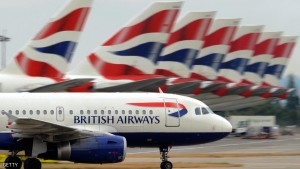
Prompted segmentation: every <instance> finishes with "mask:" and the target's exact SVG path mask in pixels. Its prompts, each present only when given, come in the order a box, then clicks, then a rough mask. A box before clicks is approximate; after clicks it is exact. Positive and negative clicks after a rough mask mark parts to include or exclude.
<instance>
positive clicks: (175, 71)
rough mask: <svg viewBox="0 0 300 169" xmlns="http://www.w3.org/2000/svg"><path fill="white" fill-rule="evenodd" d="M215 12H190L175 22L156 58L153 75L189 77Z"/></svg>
mask: <svg viewBox="0 0 300 169" xmlns="http://www.w3.org/2000/svg"><path fill="white" fill-rule="evenodd" d="M215 13H216V12H190V13H188V14H187V15H185V16H184V17H183V18H182V19H180V20H179V22H177V23H176V24H175V26H174V28H173V30H172V33H171V34H170V37H169V39H168V41H167V43H166V45H165V47H164V49H163V51H162V54H161V56H159V58H158V65H157V70H156V72H155V74H158V75H163V76H169V77H170V76H171V77H184V78H188V77H189V76H190V68H191V66H192V63H193V61H194V59H195V57H196V56H197V54H198V52H199V50H200V48H201V46H202V44H203V40H204V37H205V36H206V33H207V31H208V29H209V27H210V25H211V22H212V19H213V18H214V16H215Z"/></svg>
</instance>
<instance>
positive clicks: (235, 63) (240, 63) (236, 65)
mask: <svg viewBox="0 0 300 169" xmlns="http://www.w3.org/2000/svg"><path fill="white" fill-rule="evenodd" d="M248 61H249V59H246V58H237V59H233V60H230V61H228V62H224V63H222V65H221V67H220V69H232V70H236V71H238V72H239V73H241V74H242V73H243V72H244V70H245V68H246V65H247V63H248Z"/></svg>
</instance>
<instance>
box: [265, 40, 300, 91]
mask: <svg viewBox="0 0 300 169" xmlns="http://www.w3.org/2000/svg"><path fill="white" fill-rule="evenodd" d="M297 38H298V37H297V36H282V37H281V38H280V40H279V43H278V45H277V46H276V47H275V50H274V52H273V58H272V59H271V61H270V63H269V66H268V67H267V69H266V71H265V76H264V82H263V85H267V86H278V85H279V80H280V78H281V76H282V73H283V71H284V69H285V67H286V65H287V63H288V60H289V58H290V57H291V54H292V51H293V49H294V47H295V45H296V41H297Z"/></svg>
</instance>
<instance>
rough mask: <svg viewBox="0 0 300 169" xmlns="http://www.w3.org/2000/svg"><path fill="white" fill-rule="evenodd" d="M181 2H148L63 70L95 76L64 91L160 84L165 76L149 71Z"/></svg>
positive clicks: (132, 88)
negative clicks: (73, 63) (137, 13)
mask: <svg viewBox="0 0 300 169" xmlns="http://www.w3.org/2000/svg"><path fill="white" fill-rule="evenodd" d="M182 3H183V2H180V1H169V2H168V1H166V2H154V3H152V4H151V5H149V6H148V7H147V8H146V9H145V10H143V11H142V12H141V13H140V14H139V15H137V16H136V17H134V18H133V19H132V20H130V22H128V23H127V24H125V25H124V26H123V27H122V28H121V29H120V30H119V31H117V32H116V33H115V34H114V35H113V36H111V37H110V38H109V39H108V40H107V41H105V42H104V43H103V44H102V45H100V46H98V47H97V48H96V49H95V50H94V51H92V52H91V53H90V54H89V55H88V56H87V57H86V58H85V59H84V60H83V61H82V62H81V63H79V65H78V66H76V67H75V68H74V69H72V70H71V71H69V72H68V73H67V75H66V76H67V77H69V78H71V79H80V78H86V77H88V78H95V79H96V80H95V81H93V82H92V83H87V85H85V86H82V87H79V88H73V89H70V90H68V91H72V92H86V91H91V90H93V91H98V92H108V91H110V92H116V91H118V92H124V91H125V92H126V91H127V92H128V91H136V90H138V89H140V88H143V87H145V86H154V85H156V84H158V85H156V86H157V87H155V90H156V89H157V88H158V87H159V86H160V85H161V84H164V83H165V79H166V78H165V77H162V76H159V75H155V74H153V72H154V70H155V67H156V65H155V64H156V60H157V57H158V56H159V54H160V52H161V50H162V48H163V46H164V44H165V43H166V41H167V39H168V37H169V34H170V31H171V28H172V27H173V24H174V22H175V20H176V18H177V15H178V13H179V10H180V8H181V6H182ZM149 25H151V26H149Z"/></svg>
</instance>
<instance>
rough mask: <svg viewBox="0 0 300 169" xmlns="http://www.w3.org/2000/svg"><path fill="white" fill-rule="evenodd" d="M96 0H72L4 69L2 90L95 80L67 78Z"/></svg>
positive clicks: (28, 89)
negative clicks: (72, 59)
mask: <svg viewBox="0 0 300 169" xmlns="http://www.w3.org/2000/svg"><path fill="white" fill-rule="evenodd" d="M92 2H93V1H92V0H70V1H68V3H67V4H66V5H65V6H64V7H63V8H62V9H61V10H60V11H59V12H58V13H57V14H56V15H55V16H54V17H53V18H51V19H50V21H49V22H48V23H47V24H46V25H45V26H44V27H43V28H42V29H41V30H40V31H39V33H38V34H37V35H36V36H35V37H34V38H33V39H32V40H31V41H29V42H28V43H27V44H26V45H25V46H24V48H22V49H21V50H20V51H19V52H18V53H17V55H16V56H15V57H14V58H13V60H12V61H11V62H10V63H9V64H8V65H7V67H6V68H5V69H3V70H1V72H0V92H22V91H30V90H31V89H35V88H37V87H40V86H44V85H49V84H54V83H59V86H60V87H61V88H64V87H66V86H78V85H81V84H84V83H86V82H87V81H90V80H91V79H73V80H70V79H66V78H64V75H65V73H66V71H67V68H68V64H69V62H70V61H71V58H72V55H73V51H74V50H75V48H76V45H77V43H78V41H79V37H80V35H81V32H82V30H83V28H84V25H85V22H86V20H87V17H88V15H89V11H90V8H91V5H92Z"/></svg>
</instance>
